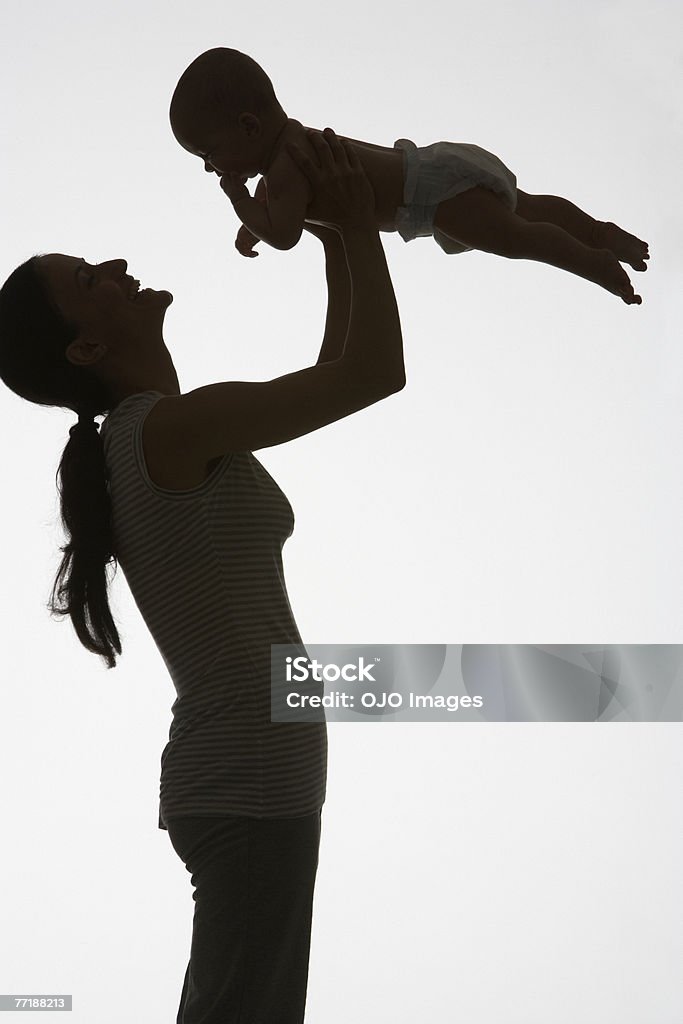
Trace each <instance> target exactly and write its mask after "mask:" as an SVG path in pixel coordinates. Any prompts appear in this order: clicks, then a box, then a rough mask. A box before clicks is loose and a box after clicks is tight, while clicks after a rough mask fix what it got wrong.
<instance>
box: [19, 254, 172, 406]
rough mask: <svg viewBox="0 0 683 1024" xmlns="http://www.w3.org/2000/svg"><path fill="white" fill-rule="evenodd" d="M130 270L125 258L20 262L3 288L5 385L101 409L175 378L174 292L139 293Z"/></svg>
mask: <svg viewBox="0 0 683 1024" xmlns="http://www.w3.org/2000/svg"><path fill="white" fill-rule="evenodd" d="M127 270H128V264H127V263H126V261H125V260H109V261H108V262H105V263H100V264H98V265H97V266H93V265H92V264H89V263H87V262H86V261H85V260H83V259H79V258H78V257H76V256H65V255H63V254H62V253H49V254H46V255H41V256H32V257H31V258H30V259H29V260H27V261H26V262H25V263H23V264H21V266H19V267H17V269H16V270H15V271H14V272H13V273H12V274H10V276H9V278H8V279H7V281H6V282H5V284H4V285H3V287H2V289H0V377H1V378H2V379H3V381H4V382H5V384H6V385H7V386H8V387H9V388H11V390H12V391H14V392H15V393H16V394H18V395H20V396H21V397H22V398H26V399H28V400H29V401H31V402H37V403H38V404H40V405H54V406H59V407H61V408H65V409H72V410H73V411H74V412H80V411H81V410H82V409H87V410H91V411H92V412H94V413H95V414H97V413H105V412H108V411H110V409H112V408H113V407H114V406H115V405H116V404H117V403H118V402H119V401H120V400H121V398H123V397H125V395H126V394H130V393H133V392H134V391H138V390H144V389H145V387H146V386H150V387H156V386H158V385H159V384H160V383H161V382H162V381H163V380H164V378H165V377H166V376H167V375H168V369H169V363H170V356H169V354H168V351H167V349H166V347H165V345H164V343H163V336H162V326H163V321H164V316H165V312H166V309H167V308H168V306H169V305H170V303H171V302H172V301H173V296H172V295H171V293H170V292H167V291H156V290H155V289H152V288H147V289H144V290H142V291H140V292H139V293H138V292H137V282H136V281H135V279H134V278H133V277H132V276H131V275H129V274H128V273H127ZM170 365H171V366H172V363H171V364H170ZM160 390H164V388H163V387H161V388H160Z"/></svg>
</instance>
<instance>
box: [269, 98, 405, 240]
mask: <svg viewBox="0 0 683 1024" xmlns="http://www.w3.org/2000/svg"><path fill="white" fill-rule="evenodd" d="M309 130H313V131H322V129H320V128H316V129H309ZM338 138H340V139H342V140H343V141H344V142H348V143H349V144H350V145H351V146H352V147H353V148H354V150H355V151H356V153H357V154H358V159H359V160H360V162H361V163H362V165H363V170H364V171H365V173H366V174H367V176H368V179H369V181H370V184H371V185H372V188H373V191H374V193H375V211H376V217H377V228H378V230H379V231H394V230H395V222H396V210H397V208H398V207H399V206H403V160H404V153H403V150H401V149H392V148H390V147H388V146H375V145H373V144H372V143H370V142H362V141H361V140H360V139H350V138H348V137H347V136H345V135H339V136H338ZM279 142H280V145H279V146H278V151H279V152H282V151H283V148H284V145H285V143H287V142H294V143H296V145H297V146H299V147H300V148H301V149H303V151H304V152H305V153H306V154H307V155H308V156H309V157H310V158H311V159H313V160H314V159H316V155H315V150H314V148H313V145H312V143H310V142H309V141H308V138H307V136H306V128H305V126H304V125H302V124H301V122H300V121H295V120H293V119H292V118H290V119H289V123H288V125H287V128H286V130H285V131H284V132H283V133H282V136H281V138H280V140H279ZM321 199H322V197H321ZM319 205H321V204H319Z"/></svg>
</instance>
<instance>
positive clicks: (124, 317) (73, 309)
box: [38, 253, 173, 344]
mask: <svg viewBox="0 0 683 1024" xmlns="http://www.w3.org/2000/svg"><path fill="white" fill-rule="evenodd" d="M38 266H39V268H40V270H41V271H42V273H43V277H44V279H45V280H46V281H47V283H48V287H49V289H50V293H51V295H52V298H53V301H54V302H55V303H56V304H57V306H58V308H59V310H60V311H61V313H62V315H63V316H64V317H65V319H66V320H67V321H69V323H74V324H77V325H78V327H79V328H80V331H79V337H81V338H88V339H90V340H92V341H101V342H104V343H105V344H108V343H109V342H110V341H112V340H115V339H117V338H118V339H123V338H125V337H130V338H135V337H142V336H144V335H147V334H149V333H150V332H151V331H153V330H154V331H155V333H156V332H158V329H159V328H160V326H161V324H162V323H163V316H164V313H165V311H166V309H167V308H168V306H169V305H170V304H171V302H172V301H173V296H172V294H171V293H170V292H168V291H157V290H156V289H154V288H144V289H140V290H138V282H137V281H136V280H135V278H134V277H132V276H131V275H130V274H128V264H127V263H126V261H125V260H108V261H107V262H105V263H99V264H97V265H93V264H91V263H88V262H87V261H86V260H84V259H79V258H78V257H77V256H64V255H62V254H61V253H50V254H49V255H46V256H40V257H39V258H38Z"/></svg>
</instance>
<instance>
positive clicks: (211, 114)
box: [169, 46, 287, 178]
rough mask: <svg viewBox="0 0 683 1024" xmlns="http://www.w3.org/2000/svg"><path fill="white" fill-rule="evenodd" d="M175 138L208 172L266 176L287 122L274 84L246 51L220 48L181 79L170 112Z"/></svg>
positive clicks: (205, 55) (201, 58) (202, 56)
mask: <svg viewBox="0 0 683 1024" xmlns="http://www.w3.org/2000/svg"><path fill="white" fill-rule="evenodd" d="M169 116H170V119H171V128H172V130H173V134H174V135H175V137H176V139H177V140H178V142H179V143H180V145H181V146H182V147H183V149H186V150H187V151H188V152H189V153H193V154H195V155H196V156H199V157H201V158H202V160H203V161H204V166H205V168H206V170H207V171H216V172H217V173H219V174H225V173H228V172H231V171H232V172H235V173H237V174H244V175H246V176H247V177H250V178H251V177H254V176H255V175H256V174H259V173H262V167H263V164H264V161H265V160H266V159H267V157H268V155H269V154H270V152H271V150H272V147H273V143H274V142H275V139H276V138H277V136H278V134H279V133H280V131H281V130H282V128H283V126H284V124H285V123H286V121H287V115H286V114H285V112H284V110H283V109H282V107H281V106H280V104H279V102H278V99H277V97H276V95H275V90H274V89H273V84H272V82H271V81H270V79H269V78H268V75H267V74H266V73H265V71H264V70H263V68H261V67H260V66H259V65H258V64H257V63H256V61H254V60H252V59H251V57H248V56H247V55H246V54H245V53H240V51H239V50H229V49H227V48H226V47H223V46H218V47H216V48H215V49H213V50H207V51H206V52H205V53H202V54H200V56H199V57H197V58H196V59H195V60H193V61H192V63H191V64H190V65H189V67H188V68H186V70H185V71H184V72H183V74H182V75H181V77H180V79H179V81H178V84H177V85H176V87H175V91H174V93H173V98H172V99H171V107H170V111H169Z"/></svg>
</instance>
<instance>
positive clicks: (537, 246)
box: [434, 185, 642, 304]
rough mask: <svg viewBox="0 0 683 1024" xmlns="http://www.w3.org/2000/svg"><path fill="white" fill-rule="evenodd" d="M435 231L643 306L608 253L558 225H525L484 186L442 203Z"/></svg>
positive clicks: (436, 217)
mask: <svg viewBox="0 0 683 1024" xmlns="http://www.w3.org/2000/svg"><path fill="white" fill-rule="evenodd" d="M434 227H436V228H438V230H439V231H442V232H443V233H444V234H446V235H448V236H449V237H451V238H455V239H457V240H458V241H459V242H462V243H463V244H464V245H467V246H470V247H471V248H472V249H480V250H482V251H483V252H491V253H496V254H497V255H499V256H505V257H506V258H507V259H526V260H538V261H539V262H541V263H548V264H549V265H550V266H553V267H559V269H560V270H568V271H569V273H571V274H576V276H577V277H583V278H585V279H586V280H588V281H593V282H594V283H595V284H599V285H600V286H601V287H602V288H606V289H607V291H610V292H612V293H613V294H614V295H620V296H621V298H622V299H623V300H624V302H626V303H628V304H630V303H633V302H640V301H642V300H641V299H640V296H638V295H635V293H634V291H633V286H632V284H631V282H630V281H629V279H628V275H627V274H626V272H625V271H624V269H623V268H622V267H621V266H620V264H619V262H618V261H617V259H616V258H615V257H614V256H613V255H612V253H611V252H609V251H608V250H607V249H606V248H604V249H594V248H591V247H590V246H587V245H584V244H583V242H580V241H579V240H578V238H575V237H574V236H573V235H570V234H569V233H568V232H567V231H565V230H564V229H563V228H561V227H559V226H558V225H557V224H549V223H545V222H538V223H532V222H530V221H527V220H525V219H524V218H523V217H520V216H519V215H518V214H517V213H514V212H513V211H512V210H510V209H509V208H508V207H507V206H506V205H505V204H504V203H503V202H502V200H500V199H498V197H497V196H496V195H495V194H494V193H493V192H492V191H490V190H489V189H486V188H483V187H482V186H481V185H476V186H475V187H474V188H470V189H468V190H467V191H466V192H461V193H460V195H457V196H453V197H452V198H451V199H446V200H444V202H442V203H439V205H438V207H437V209H436V214H435V216H434Z"/></svg>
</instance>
